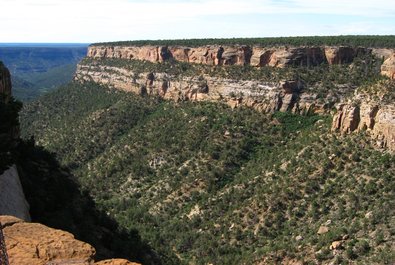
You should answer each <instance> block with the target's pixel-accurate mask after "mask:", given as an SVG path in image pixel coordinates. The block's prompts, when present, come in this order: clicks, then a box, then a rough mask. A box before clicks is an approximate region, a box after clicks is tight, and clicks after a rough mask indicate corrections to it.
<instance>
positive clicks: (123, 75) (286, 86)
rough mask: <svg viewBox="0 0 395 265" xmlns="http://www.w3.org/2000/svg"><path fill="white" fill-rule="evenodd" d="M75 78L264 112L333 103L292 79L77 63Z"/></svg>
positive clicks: (316, 109) (300, 110) (315, 109)
mask: <svg viewBox="0 0 395 265" xmlns="http://www.w3.org/2000/svg"><path fill="white" fill-rule="evenodd" d="M75 80H77V81H79V82H85V81H93V82H95V83H98V84H103V85H108V86H110V87H114V88H116V89H120V90H124V91H128V92H134V93H136V94H140V95H145V94H148V95H158V96H160V97H163V98H165V99H169V100H174V101H185V100H192V101H202V100H207V101H216V102H224V103H227V104H228V105H230V106H231V107H232V108H235V107H238V106H248V107H252V108H254V109H256V110H258V111H261V112H265V113H268V112H273V111H292V112H294V113H307V112H311V113H322V112H324V111H326V110H327V109H329V108H330V107H331V106H333V104H334V101H331V100H330V99H328V100H326V103H320V102H319V101H318V100H317V97H318V96H317V94H313V93H305V92H303V84H302V83H300V82H297V81H293V80H289V81H284V82H280V83H269V82H261V81H256V80H233V79H227V78H219V77H213V76H209V75H200V76H195V77H179V76H178V77H175V76H172V75H170V74H167V73H136V72H133V71H132V70H128V69H125V68H121V67H112V66H104V65H100V64H96V65H91V64H88V65H83V64H80V65H78V67H77V72H76V75H75Z"/></svg>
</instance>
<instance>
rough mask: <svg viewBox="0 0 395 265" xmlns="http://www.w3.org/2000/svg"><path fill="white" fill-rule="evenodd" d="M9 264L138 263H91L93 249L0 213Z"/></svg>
mask: <svg viewBox="0 0 395 265" xmlns="http://www.w3.org/2000/svg"><path fill="white" fill-rule="evenodd" d="M0 223H1V224H2V225H3V232H4V237H5V242H6V247H7V254H8V258H9V262H10V264H18V265H48V264H51V265H66V264H74V265H77V264H78V265H138V264H137V263H134V262H129V261H127V260H123V259H112V260H105V261H100V262H96V263H95V262H94V255H95V249H94V248H93V247H92V246H91V245H89V244H87V243H85V242H82V241H79V240H76V239H75V238H74V236H73V235H72V234H70V233H68V232H64V231H62V230H56V229H52V228H49V227H47V226H45V225H42V224H38V223H26V222H24V221H22V220H21V219H18V218H16V217H13V216H0Z"/></svg>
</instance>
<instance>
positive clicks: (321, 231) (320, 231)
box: [317, 225, 329, 235]
mask: <svg viewBox="0 0 395 265" xmlns="http://www.w3.org/2000/svg"><path fill="white" fill-rule="evenodd" d="M328 232H329V227H327V226H325V225H321V226H320V228H319V229H318V231H317V234H319V235H323V234H326V233H328Z"/></svg>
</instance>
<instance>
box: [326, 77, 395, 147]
mask: <svg viewBox="0 0 395 265" xmlns="http://www.w3.org/2000/svg"><path fill="white" fill-rule="evenodd" d="M379 87H380V85H379ZM382 87H383V90H384V87H385V84H383V85H382ZM390 89H391V88H390ZM332 130H333V131H339V132H341V133H343V134H346V133H352V132H360V131H366V132H367V133H368V134H370V135H371V136H372V138H373V139H374V140H375V141H376V144H377V145H378V146H379V147H382V148H388V149H390V150H392V151H395V106H394V104H393V102H391V98H389V95H388V94H387V95H383V96H381V97H379V98H373V97H372V96H371V95H366V94H356V95H355V96H354V97H353V98H352V99H351V100H350V101H349V102H347V103H340V104H338V105H337V113H336V114H335V116H334V118H333V123H332Z"/></svg>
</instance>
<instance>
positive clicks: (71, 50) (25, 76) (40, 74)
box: [0, 44, 87, 101]
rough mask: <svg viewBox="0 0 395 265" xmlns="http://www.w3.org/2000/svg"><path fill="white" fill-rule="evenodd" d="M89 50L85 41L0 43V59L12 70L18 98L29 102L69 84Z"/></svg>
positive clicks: (14, 87) (15, 93)
mask: <svg viewBox="0 0 395 265" xmlns="http://www.w3.org/2000/svg"><path fill="white" fill-rule="evenodd" d="M86 49H87V45H85V44H0V60H2V61H3V62H4V63H5V64H6V65H7V66H8V68H9V69H10V71H11V74H12V76H13V91H14V95H15V97H16V98H18V99H20V100H22V101H26V100H31V99H34V98H36V97H38V96H39V95H41V94H42V93H45V92H46V91H49V90H51V89H53V88H56V87H57V86H59V85H62V84H65V83H68V82H69V81H70V80H71V79H72V77H73V74H74V72H75V67H76V65H77V63H78V62H79V61H80V60H81V59H82V58H83V57H84V56H85V54H86Z"/></svg>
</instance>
